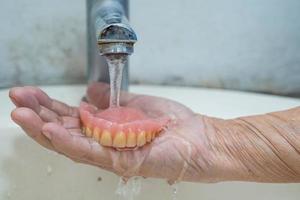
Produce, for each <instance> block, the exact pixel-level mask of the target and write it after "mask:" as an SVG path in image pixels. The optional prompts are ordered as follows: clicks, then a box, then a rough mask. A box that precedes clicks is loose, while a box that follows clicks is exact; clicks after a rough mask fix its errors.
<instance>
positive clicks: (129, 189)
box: [116, 176, 142, 200]
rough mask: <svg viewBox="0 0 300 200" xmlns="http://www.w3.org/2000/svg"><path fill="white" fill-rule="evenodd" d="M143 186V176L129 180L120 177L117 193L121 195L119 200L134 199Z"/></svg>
mask: <svg viewBox="0 0 300 200" xmlns="http://www.w3.org/2000/svg"><path fill="white" fill-rule="evenodd" d="M141 188H142V178H141V177H138V176H136V177H132V178H130V179H128V180H124V179H123V178H120V181H119V184H118V187H117V190H116V194H117V195H118V196H119V198H118V199H119V200H134V198H135V197H137V196H138V195H139V194H140V192H141Z"/></svg>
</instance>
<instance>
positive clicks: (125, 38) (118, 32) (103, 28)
mask: <svg viewBox="0 0 300 200" xmlns="http://www.w3.org/2000/svg"><path fill="white" fill-rule="evenodd" d="M87 32H88V34H87V37H88V38H87V40H88V48H87V53H88V72H87V77H88V81H89V82H91V81H98V82H106V83H109V71H108V65H107V62H106V60H105V56H108V55H117V54H119V55H121V54H124V55H131V54H132V53H133V50H134V48H133V46H134V43H135V42H136V41H137V37H136V34H135V32H134V31H133V29H132V28H131V27H130V25H129V23H128V0H104V1H103V0H87ZM128 84H129V72H128V62H127V63H126V65H125V66H124V70H123V78H122V89H123V90H127V89H128Z"/></svg>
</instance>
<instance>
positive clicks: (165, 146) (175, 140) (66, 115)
mask: <svg viewBox="0 0 300 200" xmlns="http://www.w3.org/2000/svg"><path fill="white" fill-rule="evenodd" d="M9 96H10V98H11V100H12V101H13V103H14V104H15V105H16V106H17V108H16V109H15V110H14V111H12V114H11V117H12V119H13V120H14V121H15V122H16V123H17V124H18V125H20V126H21V127H22V129H23V130H24V131H25V132H26V133H27V135H28V136H30V137H31V138H33V139H34V140H35V141H36V142H37V143H39V144H41V145H42V146H44V147H46V148H48V149H51V150H53V151H56V152H58V153H61V154H63V155H65V156H67V157H69V158H70V159H72V160H74V161H76V162H80V163H86V164H90V165H94V166H98V167H100V168H103V169H106V170H109V171H112V172H114V173H116V174H118V175H120V176H123V177H130V176H144V177H156V178H164V179H168V180H170V181H177V180H185V181H200V180H201V181H212V180H213V179H214V177H213V174H214V172H212V169H214V167H213V163H212V160H210V159H209V158H210V157H211V156H210V155H211V152H210V150H209V148H208V146H209V145H208V139H207V137H206V135H205V134H204V133H205V131H204V127H205V126H204V119H203V116H200V115H196V114H195V113H193V112H192V111H191V110H190V109H188V108H187V107H185V106H183V105H181V104H179V103H177V102H174V101H171V100H167V99H163V98H158V97H153V96H145V95H134V94H129V93H122V95H121V96H122V97H121V105H123V106H129V107H134V108H138V109H141V110H143V111H144V112H145V113H151V114H152V115H153V114H154V115H156V116H158V117H161V116H168V117H170V118H171V119H172V122H171V123H170V124H169V126H168V127H167V128H166V130H164V131H163V132H162V133H161V134H160V136H159V137H157V138H155V140H154V141H153V142H151V143H150V144H147V145H146V146H144V147H142V148H140V149H138V150H134V151H117V150H115V149H113V148H107V147H103V146H101V145H99V144H98V143H97V142H95V141H93V139H91V138H87V137H85V136H84V134H83V133H82V132H81V126H80V118H79V112H78V108H77V107H71V106H68V105H67V104H65V103H62V102H59V101H57V100H54V99H51V98H50V97H49V96H48V95H47V94H46V93H44V92H43V91H42V90H40V89H39V88H36V87H17V88H12V89H11V90H10V93H9ZM87 99H88V101H89V102H90V103H91V104H94V105H95V106H97V107H98V108H100V109H104V108H107V106H108V102H109V87H108V85H106V84H102V83H94V84H92V85H90V86H89V87H88V90H87Z"/></svg>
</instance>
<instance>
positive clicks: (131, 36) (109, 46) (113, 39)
mask: <svg viewBox="0 0 300 200" xmlns="http://www.w3.org/2000/svg"><path fill="white" fill-rule="evenodd" d="M136 41H137V37H136V34H135V32H134V31H133V30H132V29H131V28H130V27H129V26H128V25H127V24H124V23H112V24H108V25H107V26H105V27H104V28H102V30H101V31H100V33H99V35H98V38H97V42H98V49H99V52H100V55H106V54H127V55H130V54H132V53H133V46H134V43H135V42H136Z"/></svg>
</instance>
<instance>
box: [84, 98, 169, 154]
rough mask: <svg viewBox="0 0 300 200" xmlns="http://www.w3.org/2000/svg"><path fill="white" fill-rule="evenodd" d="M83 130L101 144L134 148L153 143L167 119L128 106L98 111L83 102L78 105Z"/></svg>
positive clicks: (119, 147)
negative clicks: (151, 116) (148, 114)
mask: <svg viewBox="0 0 300 200" xmlns="http://www.w3.org/2000/svg"><path fill="white" fill-rule="evenodd" d="M79 112H80V118H81V122H82V130H83V133H84V134H85V135H86V136H87V137H90V138H93V139H94V140H95V141H97V142H98V143H99V144H101V145H103V146H106V147H114V148H117V149H123V148H124V149H134V148H137V147H142V146H144V145H145V144H147V143H150V142H151V141H153V140H154V139H155V137H157V136H158V135H159V133H160V132H161V131H162V130H163V128H164V127H165V126H166V124H167V122H168V120H166V119H165V118H150V117H148V116H147V115H146V114H145V113H144V112H142V111H140V110H138V109H135V108H129V107H115V108H108V109H106V110H98V109H97V108H96V107H95V106H93V105H90V104H88V103H85V102H81V104H80V107H79Z"/></svg>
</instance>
